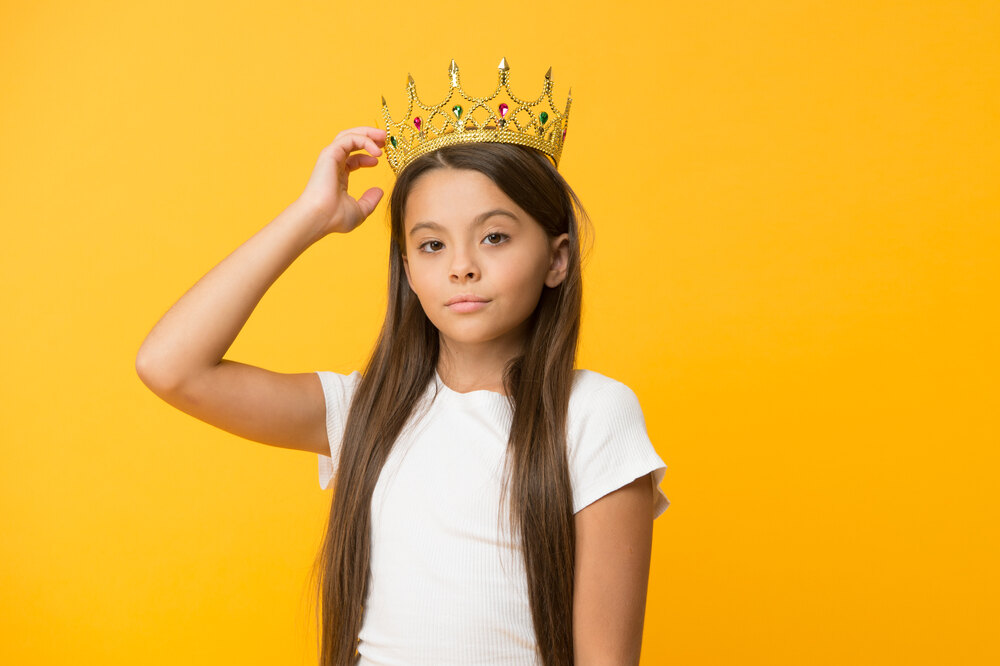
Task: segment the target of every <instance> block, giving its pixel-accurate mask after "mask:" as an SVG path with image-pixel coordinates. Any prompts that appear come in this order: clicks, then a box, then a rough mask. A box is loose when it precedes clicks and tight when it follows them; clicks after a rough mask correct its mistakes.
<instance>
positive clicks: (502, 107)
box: [500, 103, 507, 118]
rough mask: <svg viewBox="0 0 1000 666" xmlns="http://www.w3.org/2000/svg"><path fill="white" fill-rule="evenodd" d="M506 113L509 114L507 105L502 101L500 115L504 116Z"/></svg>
mask: <svg viewBox="0 0 1000 666" xmlns="http://www.w3.org/2000/svg"><path fill="white" fill-rule="evenodd" d="M506 115H507V105H506V104H503V103H501V104H500V117H501V118H503V117H504V116H506Z"/></svg>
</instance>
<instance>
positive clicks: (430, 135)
mask: <svg viewBox="0 0 1000 666" xmlns="http://www.w3.org/2000/svg"><path fill="white" fill-rule="evenodd" d="M448 74H449V75H450V82H451V85H450V88H449V90H448V94H447V96H446V97H445V98H444V101H442V102H440V103H438V104H434V105H427V104H424V103H423V102H421V101H420V99H419V97H417V91H416V83H415V82H414V80H413V77H412V76H410V75H407V78H408V81H407V84H406V91H407V95H408V98H409V99H408V104H407V108H406V115H405V116H404V119H403V120H400V121H393V120H392V116H391V115H390V114H389V107H388V106H387V105H386V102H385V97H384V96H383V97H382V115H383V117H384V119H385V130H386V134H387V135H388V140H387V142H386V144H385V154H386V159H387V160H388V162H389V166H390V167H392V171H393V173H394V174H395V175H397V176H398V175H399V174H400V172H401V171H402V170H403V169H404V168H406V165H408V164H409V163H410V162H412V161H413V160H414V159H416V158H417V157H419V156H421V155H424V154H426V153H429V152H431V151H432V150H436V149H438V148H441V147H443V146H453V145H457V144H462V143H481V142H492V143H512V144H519V145H522V146H528V147H530V148H534V149H536V150H539V151H541V152H542V153H544V154H545V155H547V156H548V157H549V159H550V160H551V161H552V163H553V165H554V166H556V167H558V166H559V159H560V157H561V156H562V149H563V143H564V142H565V140H566V127H567V124H568V121H569V107H570V103H571V102H572V101H573V98H572V96H571V95H570V94H569V93H567V95H566V108H565V110H564V111H562V112H561V113H560V112H559V110H558V109H556V106H555V104H554V103H553V101H552V68H551V67H549V70H548V71H547V72H546V73H545V83H544V87H543V89H542V92H541V94H540V95H539V96H538V98H537V99H535V100H534V101H526V100H522V99H520V98H518V97H517V96H515V95H514V93H512V92H511V90H510V83H509V81H510V66H509V65H508V64H507V59H506V58H501V60H500V65H499V67H498V79H499V80H498V83H497V87H496V90H494V91H493V94H492V95H490V96H489V97H470V96H468V95H466V94H465V91H464V90H462V86H461V84H460V83H459V77H458V65H456V64H455V61H454V60H452V61H451V66H450V67H449V68H448ZM501 90H503V91H506V93H507V97H508V98H509V102H510V103H509V104H508V103H507V101H501V102H495V101H494V100H495V99H496V98H497V96H498V95H499V94H500V92H501ZM455 91H458V94H459V95H460V96H461V99H460V100H457V101H456V102H453V101H452V97H453V96H454V94H455ZM570 92H572V90H571V91H570ZM543 102H544V104H543ZM414 105H416V106H417V107H419V109H422V110H423V111H422V112H421V113H420V114H419V115H415V114H414V109H413V107H414ZM477 115H479V116H482V115H485V118H482V119H481V120H480V119H479V118H477ZM439 117H440V118H443V119H444V120H443V122H441V121H439ZM522 120H523V121H524V122H523V123H522Z"/></svg>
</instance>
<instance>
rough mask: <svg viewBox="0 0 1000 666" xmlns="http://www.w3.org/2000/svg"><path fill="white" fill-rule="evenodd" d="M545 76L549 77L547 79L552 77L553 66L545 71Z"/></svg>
mask: <svg viewBox="0 0 1000 666" xmlns="http://www.w3.org/2000/svg"><path fill="white" fill-rule="evenodd" d="M545 78H547V79H551V78H552V68H551V67H549V71H547V72H545Z"/></svg>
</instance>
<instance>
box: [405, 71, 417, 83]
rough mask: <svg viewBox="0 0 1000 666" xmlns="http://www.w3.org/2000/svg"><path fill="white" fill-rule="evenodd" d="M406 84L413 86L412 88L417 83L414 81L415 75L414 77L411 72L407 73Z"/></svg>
mask: <svg viewBox="0 0 1000 666" xmlns="http://www.w3.org/2000/svg"><path fill="white" fill-rule="evenodd" d="M406 83H407V84H408V85H411V86H412V85H413V84H414V83H416V81H414V80H413V75H412V74H410V73H409V72H407V73H406Z"/></svg>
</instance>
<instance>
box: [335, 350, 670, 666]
mask: <svg viewBox="0 0 1000 666" xmlns="http://www.w3.org/2000/svg"><path fill="white" fill-rule="evenodd" d="M317 374H318V375H319V377H320V381H321V382H322V384H323V393H324V395H325V397H326V410H327V411H326V426H327V435H328V437H329V442H330V454H331V455H329V456H326V455H322V454H321V455H319V484H320V487H321V488H323V489H326V488H327V487H329V485H330V481H331V479H332V478H333V477H334V475H335V471H336V464H337V462H338V459H339V455H340V443H341V439H342V437H343V432H344V424H345V421H346V418H347V410H348V407H349V406H350V401H351V398H352V396H353V394H354V390H355V389H356V388H357V385H358V383H359V382H360V381H361V373H360V372H358V371H355V372H352V373H351V374H349V375H343V374H339V373H335V372H330V371H325V370H323V371H318V372H317ZM435 394H436V396H437V397H436V399H435V397H434V396H435ZM511 418H512V412H511V409H510V406H509V404H508V403H507V399H506V398H505V397H504V396H503V395H501V394H500V393H496V392H494V391H487V390H479V391H470V392H468V393H459V392H457V391H453V390H452V389H450V388H448V387H447V386H446V385H445V384H444V383H443V382H442V381H441V378H440V376H438V374H437V373H436V372H435V374H434V378H433V380H432V381H431V382H430V383H429V384H428V387H427V389H426V390H425V392H424V394H423V397H422V398H421V403H420V404H419V405H417V407H415V408H414V411H413V414H412V415H411V418H410V421H409V422H408V423H407V424H406V426H405V427H404V428H403V432H402V433H401V434H400V436H399V438H398V439H397V440H396V444H395V446H394V447H393V450H392V452H391V453H390V455H389V458H388V459H387V460H386V464H385V467H383V469H382V473H381V476H380V477H379V480H378V482H377V484H376V486H375V490H374V493H373V495H372V525H371V527H372V530H371V578H370V579H369V582H368V597H367V599H366V600H365V603H364V607H365V611H364V619H363V622H362V627H361V632H360V634H359V638H360V642H359V644H358V651H359V653H360V657H359V660H358V662H357V663H358V665H359V666H376V665H378V666H422V665H427V666H449V665H454V666H469V665H470V664H490V665H494V664H496V665H500V664H503V665H510V666H535V665H536V664H541V659H540V657H538V654H537V650H536V640H535V632H534V625H533V624H532V619H531V607H530V604H529V601H528V586H527V577H526V574H525V570H524V562H523V560H522V556H521V550H520V535H516V536H515V535H512V534H511V532H510V527H509V524H508V517H507V514H506V513H504V514H499V513H498V512H499V509H500V497H501V492H500V491H501V484H502V482H503V479H502V478H501V472H502V465H503V457H504V453H505V450H506V448H507V438H508V435H509V433H510V424H511ZM567 446H568V460H569V471H570V481H571V484H572V489H573V512H574V513H576V512H577V511H580V510H581V509H583V508H584V507H586V506H587V505H588V504H591V503H592V502H594V501H595V500H597V499H600V498H601V497H603V496H605V495H607V494H608V493H610V492H612V491H614V490H617V489H618V488H621V487H622V486H624V485H626V484H628V483H630V482H631V481H633V480H635V479H637V478H639V477H640V476H643V475H645V474H648V473H649V472H653V473H654V474H653V484H654V486H655V488H656V496H655V499H654V503H653V517H654V518H656V517H658V516H659V515H661V514H662V513H663V512H664V511H665V510H666V509H667V507H668V506H669V504H670V501H669V500H668V499H667V497H666V495H664V493H663V491H662V490H660V488H659V484H660V482H661V481H662V480H663V477H664V475H665V474H666V467H667V466H666V465H665V464H664V462H663V460H661V459H660V457H659V456H658V455H657V453H656V450H655V449H654V448H653V445H652V442H650V440H649V436H648V435H647V433H646V425H645V420H644V418H643V414H642V409H641V408H640V406H639V400H638V398H637V397H636V395H635V393H634V392H633V391H632V390H631V389H630V388H629V387H628V386H626V385H625V384H623V383H621V382H619V381H616V380H614V379H611V378H610V377H606V376H604V375H602V374H600V373H597V372H594V371H592V370H585V369H577V370H575V371H574V379H573V388H572V391H571V394H570V402H569V411H568V419H567ZM505 511H506V507H505Z"/></svg>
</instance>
